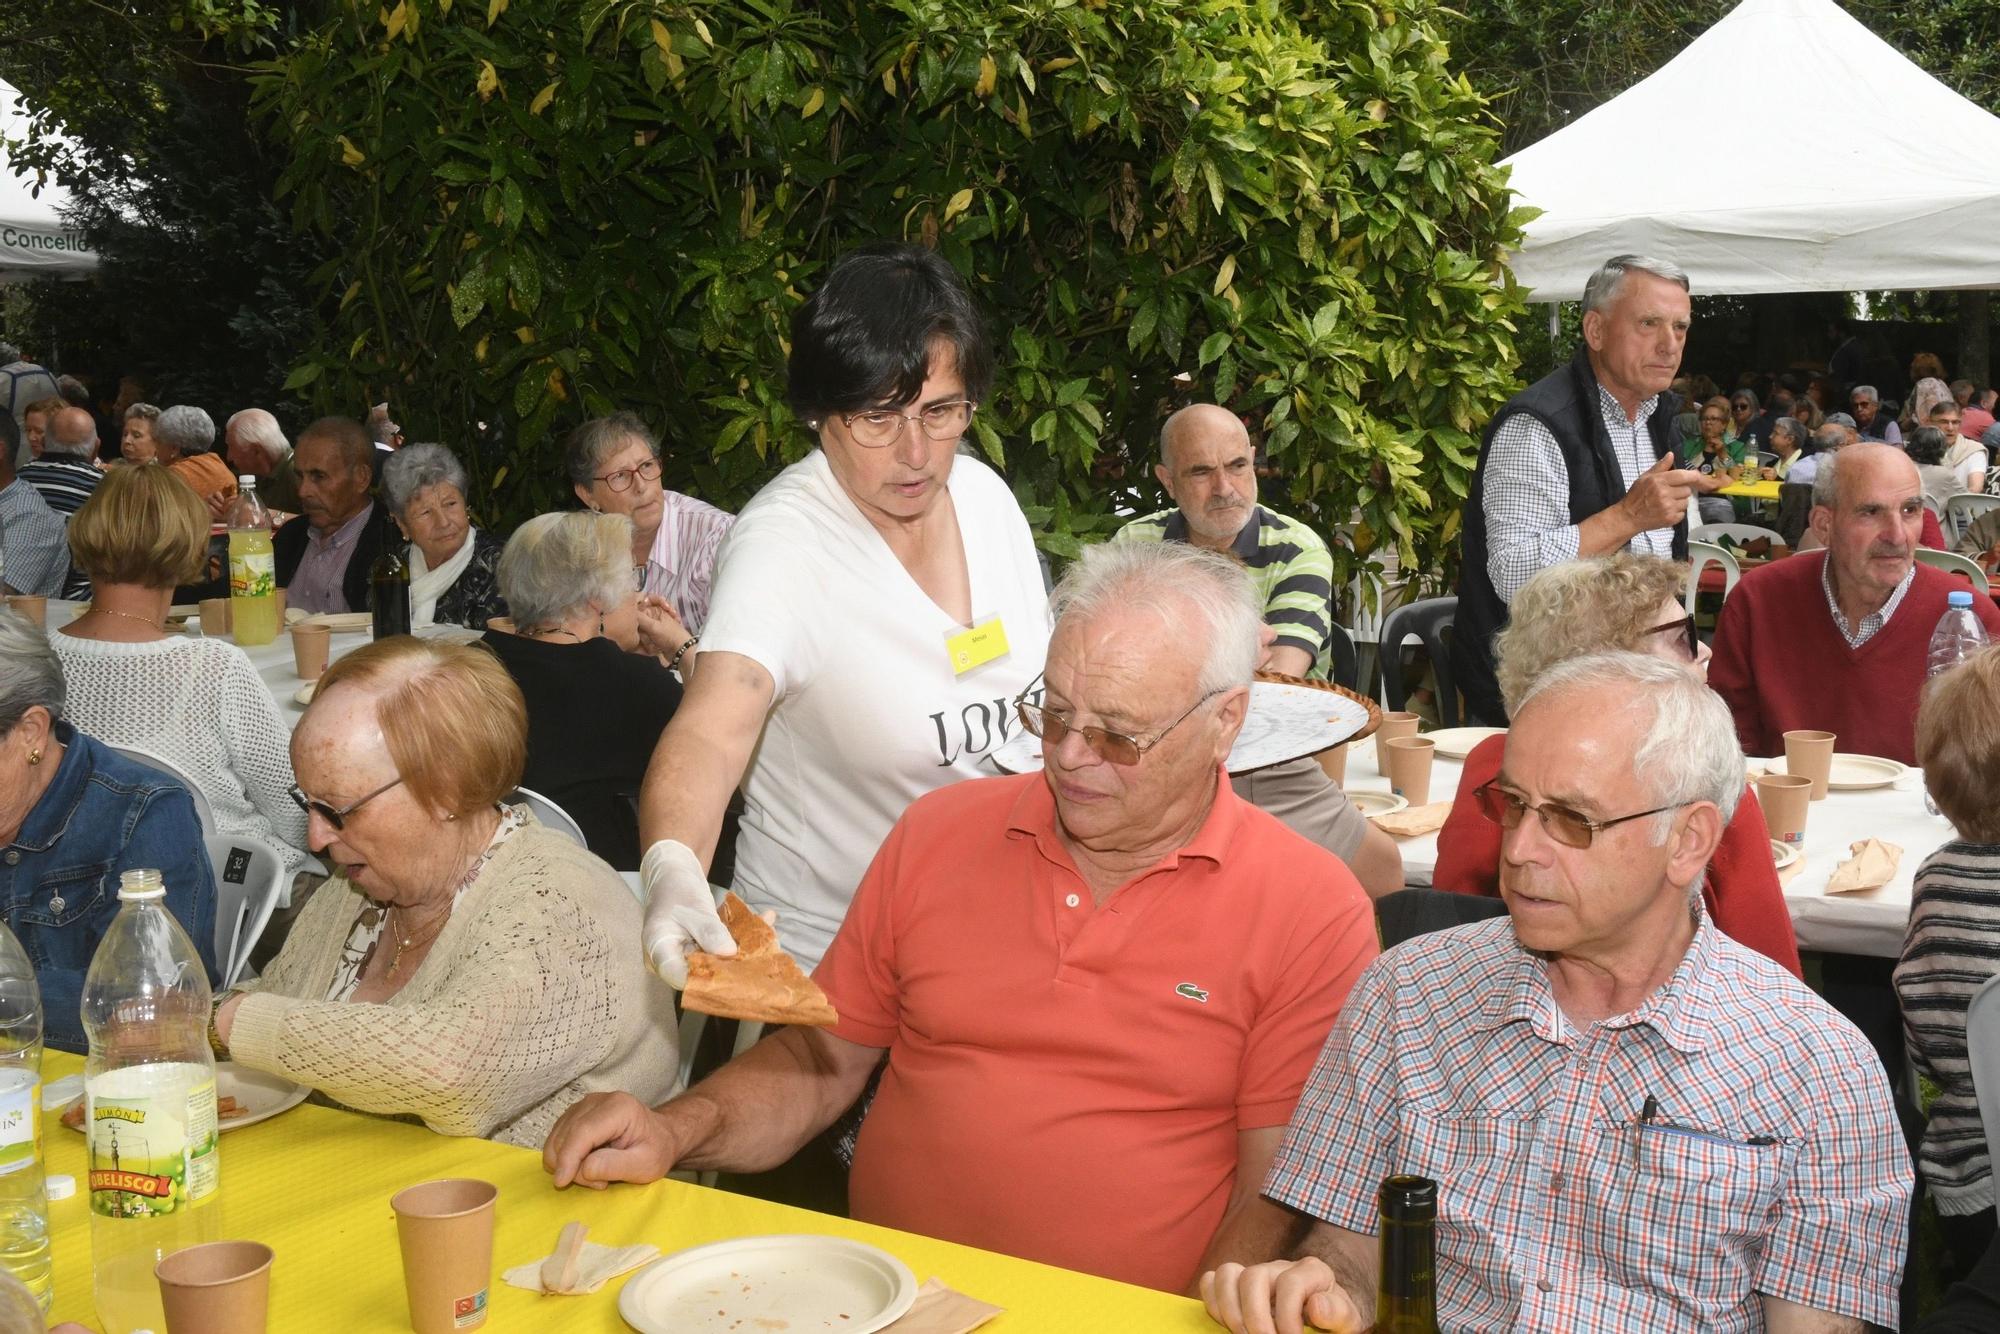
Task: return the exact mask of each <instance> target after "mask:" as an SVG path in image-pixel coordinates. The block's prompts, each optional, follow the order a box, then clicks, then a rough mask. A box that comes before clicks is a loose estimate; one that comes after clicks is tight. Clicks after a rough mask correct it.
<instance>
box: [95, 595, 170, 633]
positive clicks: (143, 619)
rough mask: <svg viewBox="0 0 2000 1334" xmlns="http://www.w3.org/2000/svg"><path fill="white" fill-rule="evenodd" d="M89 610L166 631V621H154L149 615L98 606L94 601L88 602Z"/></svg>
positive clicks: (162, 631)
mask: <svg viewBox="0 0 2000 1334" xmlns="http://www.w3.org/2000/svg"><path fill="white" fill-rule="evenodd" d="M90 610H91V611H94V612H96V613H97V614H98V615H99V616H122V617H124V618H125V619H126V620H128V621H137V622H138V623H139V624H141V625H144V626H150V627H151V628H152V629H155V630H158V631H159V632H160V633H162V634H165V633H166V629H167V627H166V623H165V622H163V621H156V620H154V619H152V618H151V617H150V616H134V615H133V614H132V613H131V612H129V611H113V610H112V609H111V608H109V607H100V606H98V605H97V604H96V603H95V602H93V603H91V604H90Z"/></svg>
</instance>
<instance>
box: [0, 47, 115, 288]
mask: <svg viewBox="0 0 2000 1334" xmlns="http://www.w3.org/2000/svg"><path fill="white" fill-rule="evenodd" d="M27 129H28V112H27V108H26V106H25V105H24V104H23V103H22V101H21V95H20V94H19V93H18V92H16V91H15V90H14V88H13V87H12V86H11V85H10V84H8V83H6V82H4V81H0V283H8V282H19V281H20V280H22V279H24V278H60V277H66V276H73V277H81V276H82V275H84V274H87V273H89V272H91V271H92V270H93V269H95V268H96V267H97V256H96V255H95V254H94V253H93V252H92V251H91V250H90V248H89V247H88V246H86V245H85V244H84V241H83V236H82V234H81V233H79V232H77V231H75V230H74V229H72V228H69V227H66V226H64V225H63V221H62V217H61V213H62V209H63V206H64V205H65V204H66V203H68V202H69V197H68V195H66V194H65V193H64V192H63V189H62V187H61V186H58V185H56V184H54V183H53V182H51V183H50V184H49V185H47V186H45V187H43V188H42V190H41V191H40V192H39V193H37V192H36V190H35V188H34V187H35V178H34V175H33V173H28V174H26V175H20V176H17V175H15V174H14V171H13V163H12V161H11V159H10V157H9V154H8V151H7V141H8V140H18V139H21V138H23V137H24V136H25V135H26V134H27Z"/></svg>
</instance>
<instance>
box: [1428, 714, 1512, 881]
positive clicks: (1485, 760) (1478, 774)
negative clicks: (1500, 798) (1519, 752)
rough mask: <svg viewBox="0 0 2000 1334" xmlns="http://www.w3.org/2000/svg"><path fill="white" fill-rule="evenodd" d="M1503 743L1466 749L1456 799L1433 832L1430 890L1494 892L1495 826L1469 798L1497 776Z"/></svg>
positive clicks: (1490, 740)
mask: <svg viewBox="0 0 2000 1334" xmlns="http://www.w3.org/2000/svg"><path fill="white" fill-rule="evenodd" d="M1506 749H1507V738H1506V737H1505V736H1504V735H1503V736H1490V737H1487V738H1486V739H1485V740H1484V741H1482V742H1480V743H1479V744H1478V745H1476V746H1474V747H1473V748H1472V752H1471V754H1469V755H1467V756H1466V757H1465V769H1464V771H1463V772H1462V773H1461V774H1460V775H1459V779H1458V795H1457V796H1455V797H1453V798H1452V801H1451V814H1449V815H1447V816H1445V818H1444V828H1442V829H1440V830H1438V859H1437V866H1436V868H1435V869H1434V870H1432V872H1431V887H1432V888H1433V889H1448V890H1450V891H1451V892H1452V893H1454V894H1484V895H1485V896H1486V897H1487V898H1495V897H1497V896H1498V895H1499V893H1500V826H1499V825H1497V824H1494V823H1493V822H1492V821H1491V820H1489V819H1487V818H1486V817H1485V816H1483V815H1481V814H1480V813H1479V803H1478V802H1476V801H1474V800H1473V799H1472V794H1473V792H1474V791H1475V790H1476V789H1477V788H1478V787H1479V785H1480V784H1481V783H1486V782H1490V781H1492V779H1493V778H1494V777H1495V776H1497V775H1498V774H1499V772H1500V757H1501V756H1502V755H1503V754H1505V753H1506Z"/></svg>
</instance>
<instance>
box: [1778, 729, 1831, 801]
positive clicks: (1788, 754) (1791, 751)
mask: <svg viewBox="0 0 2000 1334" xmlns="http://www.w3.org/2000/svg"><path fill="white" fill-rule="evenodd" d="M1832 769H1833V733H1831V732H1787V733H1785V772H1786V773H1788V774H1798V775H1799V776H1800V777H1802V778H1810V779H1812V799H1813V800H1814V801H1822V800H1824V799H1825V797H1826V777H1827V774H1828V773H1830V772H1831V771H1832Z"/></svg>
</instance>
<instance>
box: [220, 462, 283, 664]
mask: <svg viewBox="0 0 2000 1334" xmlns="http://www.w3.org/2000/svg"><path fill="white" fill-rule="evenodd" d="M236 485H237V492H236V499H235V500H233V501H231V502H230V504H229V513H228V515H227V516H226V517H225V520H224V522H225V523H227V524H228V526H229V615H230V618H231V623H232V624H233V625H234V626H235V628H236V642H237V643H239V644H241V645H243V646H244V647H245V648H249V647H253V646H255V645H257V644H268V643H270V642H271V641H272V640H274V639H276V638H277V637H278V561H277V557H276V556H275V555H273V554H272V552H271V512H270V511H269V510H267V509H265V508H264V502H263V501H261V500H259V499H257V479H256V478H254V477H247V476H246V477H239V478H237V479H236Z"/></svg>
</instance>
